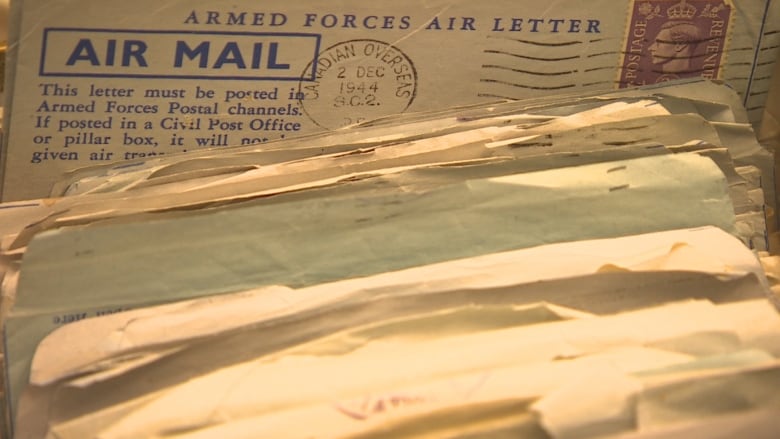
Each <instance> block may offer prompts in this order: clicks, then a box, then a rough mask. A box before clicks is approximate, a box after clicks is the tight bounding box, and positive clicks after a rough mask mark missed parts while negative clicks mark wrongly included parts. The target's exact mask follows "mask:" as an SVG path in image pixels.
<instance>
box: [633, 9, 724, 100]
mask: <svg viewBox="0 0 780 439" xmlns="http://www.w3.org/2000/svg"><path fill="white" fill-rule="evenodd" d="M733 10H734V7H733V5H732V4H731V0H635V1H634V4H633V7H632V10H631V12H630V14H629V23H628V28H627V35H626V43H625V46H624V53H623V62H622V66H621V69H620V78H619V83H620V87H632V86H638V85H646V84H655V83H659V82H666V81H672V80H675V79H680V78H691V77H702V78H707V79H716V78H719V77H720V73H721V68H722V66H723V64H724V61H725V60H724V58H725V53H726V49H727V47H726V46H727V44H728V41H729V24H730V22H731V16H732V12H733Z"/></svg>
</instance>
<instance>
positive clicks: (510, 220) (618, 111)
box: [0, 80, 780, 439]
mask: <svg viewBox="0 0 780 439" xmlns="http://www.w3.org/2000/svg"><path fill="white" fill-rule="evenodd" d="M773 172H774V170H773V159H772V155H771V154H770V153H769V152H767V151H766V150H765V149H764V148H762V147H761V146H760V145H759V143H758V142H757V141H756V139H755V135H754V133H753V131H752V128H751V126H750V124H749V123H748V121H747V116H746V113H745V110H744V109H743V108H742V107H741V105H740V102H739V98H738V97H737V95H736V93H735V92H734V91H733V90H731V89H729V88H728V87H726V86H724V85H722V84H719V83H715V82H710V81H704V80H690V81H685V82H675V83H668V84H666V85H662V86H655V87H648V88H640V89H632V90H621V91H611V92H606V93H603V94H598V93H589V94H578V95H566V96H556V97H552V98H539V99H533V100H525V101H513V102H501V103H496V104H493V105H480V106H473V107H468V108H455V109H446V110H441V111H438V112H433V113H423V114H406V115H401V116H396V117H388V118H386V119H381V120H375V121H372V122H368V123H363V124H360V125H357V126H352V127H348V128H345V129H341V130H336V131H332V132H330V133H327V134H316V135H310V136H307V137H299V138H295V139H285V140H280V141H276V142H271V143H267V144H261V145H254V146H243V147H235V148H229V149H225V148H222V149H220V150H218V151H215V150H205V151H198V152H190V153H185V154H180V155H172V156H166V157H164V158H154V159H147V160H143V161H131V162H121V163H118V164H111V165H106V166H102V167H95V168H88V169H82V170H77V171H74V172H72V173H70V174H68V175H66V176H64V177H63V178H62V180H61V181H60V182H59V183H58V184H57V185H55V186H54V187H53V188H52V194H51V198H47V199H45V200H30V201H24V202H14V203H7V204H3V205H0V207H2V209H0V233H2V242H1V245H2V247H1V248H0V251H1V252H2V253H0V263H2V266H0V269H1V270H2V271H1V272H0V276H2V318H3V322H4V346H5V348H4V349H5V350H4V361H5V372H6V374H5V383H4V392H5V397H6V398H5V399H6V408H5V417H6V424H7V425H6V430H7V431H8V432H9V434H12V435H13V436H9V437H14V438H25V439H26V438H30V439H32V438H58V439H66V438H73V439H83V438H101V439H109V438H111V439H120V438H127V439H130V438H141V437H143V438H171V439H173V438H177V439H179V438H181V439H183V438H191V439H195V438H258V437H262V438H315V437H317V438H319V437H322V438H333V437H343V438H368V437H372V438H373V437H378V438H384V437H388V438H390V437H392V438H396V437H414V438H448V437H453V438H454V437H458V438H485V437H491V438H493V437H499V438H501V437H507V438H508V437H511V438H517V437H529V438H563V439H568V438H591V437H614V438H626V439H628V438H661V437H663V438H677V437H679V438H690V437H706V438H732V437H746V438H747V437H749V438H770V437H772V438H774V437H777V432H778V431H780V416H778V411H780V392H778V391H777V389H780V314H779V313H778V305H779V304H780V302H779V301H778V296H776V293H775V292H774V291H773V288H775V289H776V286H775V285H774V283H775V282H774V280H775V279H776V278H777V276H776V273H775V272H773V270H772V267H774V266H777V264H775V265H773V264H772V263H770V262H771V260H772V258H771V257H770V256H768V254H769V253H768V250H770V249H768V248H767V242H768V239H767V237H768V236H769V235H770V234H772V233H774V232H775V230H776V229H777V220H776V218H775V212H774V204H775V203H774V200H775V193H774V174H773ZM762 259H763V261H764V262H765V263H764V264H763V265H762ZM774 271H777V270H774Z"/></svg>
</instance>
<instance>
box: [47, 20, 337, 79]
mask: <svg viewBox="0 0 780 439" xmlns="http://www.w3.org/2000/svg"><path fill="white" fill-rule="evenodd" d="M52 32H104V33H127V34H142V35H154V34H162V35H172V34H181V35H237V36H260V37H283V38H285V37H297V38H300V37H303V38H314V39H315V44H314V58H313V59H312V63H311V72H310V74H309V76H306V77H304V76H301V77H288V76H282V77H276V76H204V75H154V74H149V75H144V74H129V73H128V74H122V73H116V74H114V73H64V72H45V71H44V62H45V60H46V50H47V42H48V38H49V34H50V33H52ZM321 43H322V34H309V33H296V32H228V31H214V32H212V31H187V30H139V29H87V28H72V27H50V28H44V30H43V42H42V44H41V61H40V64H39V67H38V75H39V76H43V77H66V78H67V77H70V78H148V79H205V80H240V81H304V82H311V81H314V80H315V78H316V75H317V61H318V60H319V56H320V47H321Z"/></svg>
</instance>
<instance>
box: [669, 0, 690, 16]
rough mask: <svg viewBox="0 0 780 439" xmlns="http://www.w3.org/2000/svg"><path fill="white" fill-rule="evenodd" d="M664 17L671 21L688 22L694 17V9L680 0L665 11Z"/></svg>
mask: <svg viewBox="0 0 780 439" xmlns="http://www.w3.org/2000/svg"><path fill="white" fill-rule="evenodd" d="M666 15H667V16H668V17H669V18H671V19H673V20H690V19H691V18H693V16H694V15H696V7H695V6H692V5H689V4H688V3H686V2H685V0H682V1H681V2H680V3H677V4H676V5H674V6H672V7H671V8H669V9H667V10H666Z"/></svg>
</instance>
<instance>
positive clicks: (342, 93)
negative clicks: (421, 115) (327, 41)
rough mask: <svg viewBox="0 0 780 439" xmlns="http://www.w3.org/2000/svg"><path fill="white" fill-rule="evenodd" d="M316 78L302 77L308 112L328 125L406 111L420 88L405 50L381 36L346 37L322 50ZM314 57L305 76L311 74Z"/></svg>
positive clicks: (338, 125)
mask: <svg viewBox="0 0 780 439" xmlns="http://www.w3.org/2000/svg"><path fill="white" fill-rule="evenodd" d="M314 62H316V63H317V64H316V71H315V73H314V78H313V80H311V79H301V81H300V82H299V84H298V91H299V97H301V98H302V99H300V104H301V108H302V109H303V112H304V113H305V114H306V115H307V116H308V117H309V119H311V120H312V121H313V122H314V123H315V124H317V125H319V126H320V127H323V128H326V129H337V128H341V127H345V126H348V125H352V124H356V123H361V122H364V121H369V120H373V119H377V118H380V117H383V116H388V115H392V114H398V113H402V112H404V111H406V109H408V108H409V106H410V105H411V104H412V102H413V101H414V98H415V96H416V94H417V71H416V70H415V68H414V64H413V63H412V61H411V60H410V59H409V57H408V56H406V54H404V53H403V52H402V51H401V50H400V49H398V48H397V47H395V46H393V45H391V44H388V43H385V42H382V41H378V40H368V39H361V40H350V41H344V42H341V43H338V44H335V45H333V46H330V47H328V48H327V49H325V50H323V51H322V52H320V54H319V57H318V58H317V60H316V61H314ZM311 71H312V63H309V65H308V66H307V67H306V70H304V75H303V76H302V78H310V77H311V76H310V75H311Z"/></svg>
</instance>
